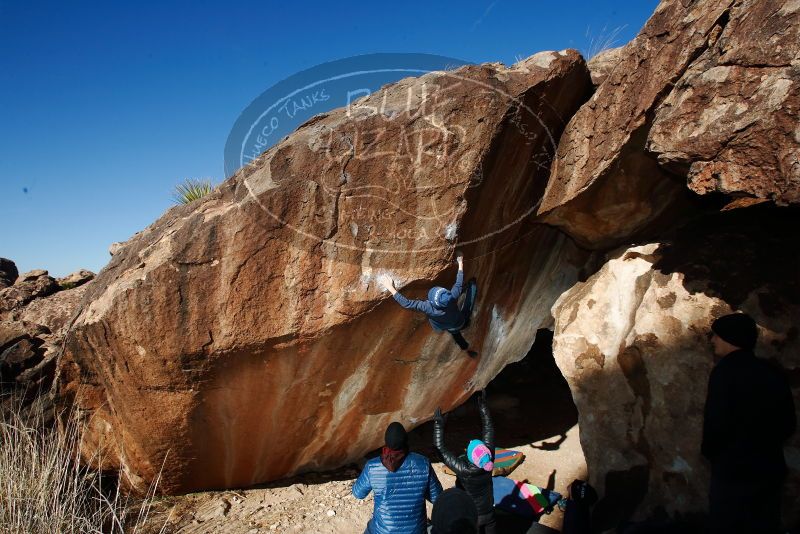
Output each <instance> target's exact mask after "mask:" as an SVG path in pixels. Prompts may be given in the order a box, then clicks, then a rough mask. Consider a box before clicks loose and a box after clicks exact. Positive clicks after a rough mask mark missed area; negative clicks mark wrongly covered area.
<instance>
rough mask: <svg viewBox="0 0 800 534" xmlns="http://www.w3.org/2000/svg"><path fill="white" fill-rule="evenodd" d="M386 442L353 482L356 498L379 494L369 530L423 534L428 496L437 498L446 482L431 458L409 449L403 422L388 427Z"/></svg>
mask: <svg viewBox="0 0 800 534" xmlns="http://www.w3.org/2000/svg"><path fill="white" fill-rule="evenodd" d="M384 443H385V446H384V447H383V449H381V455H380V457H378V458H373V459H371V460H369V461H368V462H367V463H366V464H365V465H364V469H363V470H362V471H361V474H360V475H359V477H358V480H356V482H355V484H353V495H354V496H355V497H356V499H365V498H366V497H367V495H369V492H370V491H371V492H373V493H374V495H375V500H374V507H373V512H372V519H370V521H369V523H367V530H366V531H365V534H390V533H394V532H398V533H400V532H402V533H403V534H423V533H424V532H426V529H427V527H426V522H427V520H426V515H425V500H426V499H427V500H429V501H430V502H434V501H436V498H437V497H438V496H439V494H440V493H441V492H442V485H441V483H440V482H439V479H438V478H437V477H436V473H435V472H434V470H433V468H432V467H431V463H430V461H429V460H428V459H427V458H425V457H424V456H422V455H421V454H416V453H414V452H409V450H408V434H407V433H406V430H405V428H403V425H401V424H400V423H397V422H394V423H392V424H390V425H389V426H388V427H387V428H386V433H385V435H384Z"/></svg>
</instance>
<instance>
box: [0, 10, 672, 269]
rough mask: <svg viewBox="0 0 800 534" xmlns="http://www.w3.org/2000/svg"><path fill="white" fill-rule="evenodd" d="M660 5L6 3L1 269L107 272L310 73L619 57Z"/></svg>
mask: <svg viewBox="0 0 800 534" xmlns="http://www.w3.org/2000/svg"><path fill="white" fill-rule="evenodd" d="M234 3H235V4H236V5H235V6H232V5H230V4H234ZM657 3H658V2H657V1H655V0H637V1H636V2H619V1H618V0H583V1H577V0H560V1H547V2H545V1H541V0H519V1H509V0H496V1H491V0H489V1H481V2H474V1H463V0H460V1H446V2H436V1H431V0H428V1H425V2H419V1H415V0H406V1H404V2H379V1H371V2H354V1H351V2H317V1H303V2H296V3H293V5H289V3H286V2H280V3H278V2H267V1H264V0H261V1H257V2H230V1H229V2H211V1H196V2H188V1H187V2H107V1H106V2H88V1H86V2H61V1H58V2H55V1H54V2H38V1H35V0H33V1H23V0H19V1H12V2H8V1H0V81H2V83H0V213H2V215H1V216H0V221H2V222H1V223H0V256H3V257H8V258H11V259H12V260H14V261H15V262H16V263H17V266H18V267H19V269H20V272H23V271H27V270H30V269H34V268H43V269H48V270H49V271H50V273H51V274H53V275H55V276H63V275H65V274H67V273H69V272H71V271H74V270H76V269H79V268H88V269H91V270H93V271H99V270H100V269H101V268H102V267H103V266H104V265H105V264H106V262H107V261H108V259H109V255H108V246H109V244H111V243H112V242H114V241H123V240H125V239H127V238H128V237H130V236H131V235H132V234H133V233H135V232H136V231H138V230H141V229H142V228H144V227H145V226H147V225H148V224H150V223H151V222H153V221H154V220H155V219H156V218H158V216H159V215H161V214H162V213H163V212H164V210H166V209H167V208H168V207H169V206H170V205H171V202H172V201H171V191H172V188H173V187H174V185H175V184H177V183H178V182H180V181H182V180H183V179H185V178H188V177H194V178H200V177H210V178H212V179H213V180H214V181H220V180H221V179H222V178H224V176H223V174H224V172H223V149H224V145H225V140H226V137H227V135H228V133H229V131H230V129H231V127H232V125H233V123H234V121H235V120H236V118H237V117H238V116H239V113H240V112H241V111H242V110H243V109H244V108H245V107H247V105H248V104H249V103H250V102H251V101H252V100H253V99H254V98H256V97H257V96H258V95H259V94H261V93H262V92H263V91H264V90H266V89H267V88H269V87H270V86H271V85H273V84H274V83H277V82H278V81H280V80H282V79H284V78H286V77H288V76H290V75H292V74H294V73H296V72H297V71H300V70H302V69H306V68H309V67H312V66H314V65H316V64H319V63H323V62H326V61H331V60H335V59H339V58H344V57H348V56H352V55H355V54H365V53H372V52H423V53H430V54H440V55H444V56H449V57H455V58H460V59H463V60H467V61H470V62H476V63H477V62H485V61H502V62H504V63H506V64H511V63H514V62H515V58H517V57H518V56H519V57H527V56H529V55H530V54H533V53H535V52H538V51H541V50H559V49H563V48H577V49H579V50H581V51H584V52H587V51H588V49H589V48H590V46H591V42H592V38H595V39H597V38H598V37H602V36H603V35H609V34H611V33H612V32H613V31H614V29H616V28H620V27H622V29H621V30H620V31H619V32H618V35H617V38H616V40H615V45H617V46H618V45H622V44H624V43H626V42H628V41H629V40H630V39H632V38H633V37H634V36H635V35H636V33H638V31H639V29H640V28H641V27H642V25H643V24H644V22H645V21H646V20H647V18H648V17H649V16H650V14H651V13H652V12H653V10H654V9H655V6H656V5H657Z"/></svg>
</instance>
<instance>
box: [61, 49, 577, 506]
mask: <svg viewBox="0 0 800 534" xmlns="http://www.w3.org/2000/svg"><path fill="white" fill-rule="evenodd" d="M590 90H591V81H590V78H589V74H588V71H587V69H586V66H585V64H584V62H583V60H582V59H581V58H580V56H579V55H578V54H577V52H575V51H571V50H567V51H562V52H544V53H540V54H537V55H535V56H532V57H531V58H529V59H527V60H525V61H523V62H520V63H518V64H516V65H514V66H513V67H511V68H507V67H504V66H502V65H499V64H487V65H476V66H467V67H463V68H460V69H458V70H455V71H450V72H436V73H430V74H426V75H424V76H422V77H420V78H409V79H405V80H402V81H400V82H398V83H395V84H391V85H389V86H386V87H384V88H382V89H381V90H380V91H379V92H377V93H375V94H373V95H370V96H368V97H366V98H364V99H362V100H360V101H358V102H356V104H355V105H354V106H353V107H352V108H350V109H339V110H335V111H332V112H330V113H326V114H323V115H319V116H317V117H314V118H313V119H311V120H310V121H308V122H307V123H306V124H304V125H302V126H301V127H300V128H299V129H298V130H297V131H296V132H295V133H293V134H292V135H291V136H289V137H288V138H287V139H285V140H284V141H282V142H280V143H279V144H278V145H276V146H275V147H273V148H271V149H270V150H268V151H267V152H266V153H264V154H263V155H262V156H261V157H260V158H258V159H257V160H256V161H255V162H254V163H253V164H252V165H249V166H247V167H246V168H243V169H242V170H240V171H239V172H238V173H237V174H236V175H234V176H233V177H232V178H230V179H229V180H227V181H226V182H225V183H224V184H223V185H222V186H220V187H219V189H218V190H216V191H215V192H214V193H212V194H211V195H209V196H208V197H206V198H204V199H202V200H200V201H198V202H195V203H192V204H189V205H186V206H178V207H175V208H172V209H171V210H170V211H169V212H167V213H166V214H165V215H164V216H163V217H162V218H161V219H159V220H158V221H157V222H155V223H154V224H153V225H151V226H150V227H148V228H147V229H146V230H144V231H143V232H141V233H139V234H137V235H136V236H134V237H133V238H132V239H131V240H129V241H127V242H126V243H124V244H121V245H119V246H118V247H116V248H115V250H114V252H113V256H112V259H111V262H110V263H109V265H108V266H107V267H106V268H105V269H104V270H103V271H101V272H100V273H99V274H98V276H97V278H96V279H95V280H94V281H93V282H92V283H91V284H90V286H89V288H88V290H87V293H86V296H85V298H84V301H83V308H82V310H81V312H80V314H79V316H78V317H77V318H76V320H75V322H74V324H73V326H72V328H71V330H70V331H69V333H68V334H67V337H66V345H65V355H64V359H63V361H62V362H61V364H60V379H59V380H60V394H61V395H62V397H63V398H66V399H68V400H70V399H71V400H72V401H73V402H74V403H75V405H76V406H77V407H78V408H80V412H81V413H82V414H85V415H86V417H87V421H86V422H87V428H88V434H87V435H86V438H85V442H84V445H85V450H84V452H85V453H86V454H87V455H91V453H92V452H95V451H97V450H98V449H103V450H104V454H105V458H107V462H106V463H105V464H104V465H103V466H102V467H108V468H116V467H121V468H122V469H123V471H124V472H125V473H126V475H127V480H126V482H127V483H129V484H130V485H132V486H133V487H136V488H144V487H146V485H147V484H148V483H149V482H151V481H152V480H153V479H154V478H155V477H156V476H157V474H158V473H159V472H161V484H160V489H161V490H162V491H166V492H181V491H190V490H197V489H202V488H211V487H215V488H220V487H234V486H245V485H250V484H253V483H256V482H262V481H266V480H270V479H275V478H279V477H284V476H287V475H290V474H292V473H296V472H300V471H304V470H312V469H322V468H326V467H331V466H336V465H340V464H342V463H343V462H346V461H350V460H354V459H357V458H359V457H360V456H361V455H363V454H364V453H365V452H367V451H368V450H370V449H373V448H375V447H376V446H378V445H379V444H380V443H381V440H382V434H383V429H384V428H385V426H386V424H388V423H389V422H390V421H392V420H400V421H402V422H404V423H405V424H406V425H407V426H408V427H412V426H414V425H416V424H419V423H421V422H422V421H424V420H425V419H428V418H430V417H431V416H432V413H433V410H434V409H435V408H436V407H437V406H442V408H443V409H444V410H448V409H450V408H452V407H453V406H455V405H456V404H458V403H459V402H461V401H463V400H464V399H465V398H466V397H467V396H468V395H469V394H470V393H471V392H472V391H473V390H474V389H475V388H476V387H480V386H482V385H484V384H486V383H487V382H488V381H489V380H490V379H491V378H492V377H493V376H494V375H495V374H496V373H498V372H499V370H500V369H502V367H503V366H504V365H506V364H507V363H509V362H511V361H515V360H518V359H521V358H522V357H523V356H524V355H525V354H526V352H527V351H528V349H529V348H530V346H531V344H532V341H533V339H534V336H535V332H536V330H537V329H538V328H539V327H541V326H547V325H549V324H551V323H552V320H551V317H550V312H549V308H550V306H551V305H552V303H553V302H554V301H555V299H556V298H557V296H558V295H559V294H560V293H561V292H562V291H563V290H564V289H566V288H567V287H570V286H571V285H572V284H573V283H574V282H575V280H576V279H577V274H578V268H579V267H580V266H581V265H582V264H583V262H584V259H583V253H582V252H580V251H579V250H578V249H577V248H576V247H575V246H574V245H573V244H572V242H571V241H570V240H569V239H567V238H566V237H565V236H564V235H563V234H561V233H559V232H557V231H554V230H552V229H550V228H548V227H545V226H541V225H531V224H530V223H531V221H532V217H533V213H532V212H533V210H534V209H535V204H536V201H537V199H538V198H539V197H540V196H541V193H542V191H543V190H544V187H545V182H546V180H547V176H548V169H549V163H550V159H551V158H552V155H553V153H554V151H555V145H556V140H557V139H558V137H559V136H560V134H561V131H562V129H563V127H564V125H565V124H564V122H563V121H564V120H565V119H564V118H565V117H569V116H571V115H572V113H574V112H575V110H576V109H577V108H578V107H579V106H580V105H581V103H583V102H584V101H585V99H586V98H587V97H588V93H589V91H590ZM456 247H459V248H461V249H463V250H464V252H465V253H466V257H467V264H466V267H467V276H468V277H471V276H474V277H476V279H477V282H478V286H479V298H478V304H477V307H476V310H475V315H474V319H473V323H472V326H471V327H470V328H469V329H468V330H467V331H466V332H465V336H466V337H467V338H468V339H469V340H470V341H471V342H472V346H473V347H474V348H475V349H476V350H478V352H479V353H480V355H479V356H478V357H477V358H475V359H471V358H469V357H468V356H466V355H465V354H464V353H463V352H461V351H459V350H458V348H457V347H456V345H455V344H454V343H453V341H452V339H451V338H450V337H449V336H448V335H446V334H444V335H441V334H436V333H434V332H433V331H432V330H431V329H430V327H429V326H428V325H427V323H426V322H425V320H424V318H423V317H421V316H419V315H415V314H413V313H411V312H408V311H406V310H403V309H401V308H400V307H399V306H398V305H397V304H396V303H395V302H393V301H392V300H391V299H390V298H388V294H387V293H386V292H384V291H382V289H381V287H380V286H379V285H378V284H377V283H376V278H377V276H378V275H379V274H381V273H384V272H391V273H392V274H393V275H394V277H395V279H396V281H397V282H398V285H399V287H400V288H402V290H403V291H404V292H405V293H407V294H408V295H409V296H412V297H422V296H423V294H424V292H425V291H426V290H427V288H428V287H429V286H430V285H431V284H433V283H441V284H450V283H452V279H453V277H454V275H455V271H454V268H453V255H454V250H455V249H456Z"/></svg>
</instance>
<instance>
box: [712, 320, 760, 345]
mask: <svg viewBox="0 0 800 534" xmlns="http://www.w3.org/2000/svg"><path fill="white" fill-rule="evenodd" d="M711 330H712V331H713V332H714V333H715V334H717V335H718V336H719V337H720V338H722V339H723V340H725V341H727V342H728V343H730V344H731V345H734V346H736V347H739V348H740V349H747V350H753V348H754V347H755V346H756V340H757V339H758V328H756V322H755V321H754V320H753V319H752V318H751V317H750V316H749V315H747V314H746V313H732V314H730V315H723V316H722V317H720V318H719V319H717V320H716V321H714V323H713V324H712V325H711Z"/></svg>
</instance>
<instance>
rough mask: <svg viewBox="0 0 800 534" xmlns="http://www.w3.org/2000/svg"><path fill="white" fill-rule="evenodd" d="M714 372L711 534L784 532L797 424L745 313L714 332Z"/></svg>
mask: <svg viewBox="0 0 800 534" xmlns="http://www.w3.org/2000/svg"><path fill="white" fill-rule="evenodd" d="M711 330H712V332H711V334H712V336H711V342H712V344H713V346H714V355H715V357H716V358H715V359H718V360H719V361H718V363H717V364H716V365H715V366H714V369H713V371H712V372H711V376H710V378H709V381H708V396H707V398H706V406H705V419H704V421H703V443H702V447H701V450H702V453H703V456H705V457H706V458H707V459H708V460H709V461H710V462H711V488H710V491H709V514H710V519H711V526H712V532H725V533H726V534H734V533H738V532H741V533H745V532H747V533H752V532H761V533H769V532H779V531H780V500H781V484H782V483H783V479H784V477H785V474H786V462H785V460H784V457H783V442H784V441H785V440H786V439H787V438H789V436H791V435H792V433H794V431H795V426H796V424H797V419H796V416H795V409H794V401H793V399H792V392H791V389H790V388H789V383H788V381H787V380H786V378H785V377H784V376H783V375H782V374H781V372H780V371H779V370H778V369H777V368H775V367H773V366H772V365H771V364H770V363H769V362H767V361H766V360H763V359H760V358H757V357H756V356H755V355H754V354H753V349H754V347H755V345H756V340H757V338H758V329H757V327H756V323H755V321H753V319H751V318H750V317H749V316H747V315H745V314H743V313H737V314H731V315H726V316H724V317H720V318H719V319H717V320H716V321H714V323H713V325H712V326H711Z"/></svg>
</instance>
